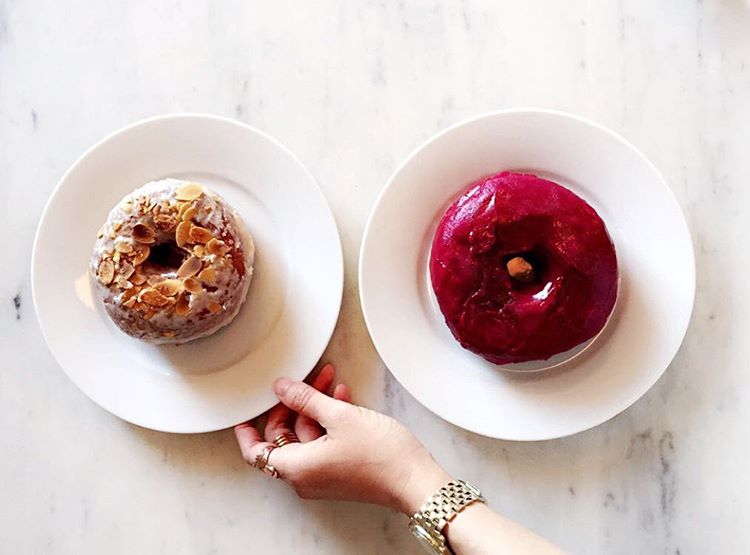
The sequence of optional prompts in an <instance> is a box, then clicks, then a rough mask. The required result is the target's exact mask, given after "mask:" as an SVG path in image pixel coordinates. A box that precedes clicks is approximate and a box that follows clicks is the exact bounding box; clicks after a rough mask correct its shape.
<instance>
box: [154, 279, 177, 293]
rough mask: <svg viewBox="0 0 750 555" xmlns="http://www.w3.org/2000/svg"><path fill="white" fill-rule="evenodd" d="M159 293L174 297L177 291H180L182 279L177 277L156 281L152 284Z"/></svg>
mask: <svg viewBox="0 0 750 555" xmlns="http://www.w3.org/2000/svg"><path fill="white" fill-rule="evenodd" d="M154 289H156V290H157V291H158V292H159V293H161V294H162V295H166V296H167V297H174V296H175V295H176V294H177V293H179V292H180V291H182V280H179V279H167V280H165V281H162V282H161V283H157V284H156V285H155V286H154Z"/></svg>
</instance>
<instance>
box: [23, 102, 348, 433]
mask: <svg viewBox="0 0 750 555" xmlns="http://www.w3.org/2000/svg"><path fill="white" fill-rule="evenodd" d="M181 119H183V120H207V121H214V122H220V123H223V124H228V125H233V126H235V127H239V128H243V129H245V130H247V131H250V132H253V133H256V134H258V135H260V136H261V137H263V138H264V139H265V140H268V141H269V142H271V143H272V144H274V145H275V146H276V147H277V148H279V149H281V151H283V152H284V153H285V154H286V155H288V156H289V157H290V158H291V159H292V160H293V161H294V162H295V163H296V164H297V165H298V166H299V167H300V168H301V169H302V171H303V172H304V173H305V174H306V175H307V176H308V177H309V178H310V181H311V183H312V184H313V185H314V188H315V190H316V191H317V193H318V194H319V195H320V196H321V198H322V199H323V200H324V205H325V210H326V212H327V213H328V215H329V217H330V220H331V223H332V224H333V229H334V231H335V236H336V248H335V249H334V251H335V259H336V260H335V268H333V271H334V272H335V275H336V281H337V284H336V290H337V291H336V297H335V298H336V306H335V314H336V318H334V319H332V323H331V325H330V330H328V331H327V332H326V333H324V334H323V336H324V337H325V338H326V339H325V341H324V342H322V347H321V349H320V352H319V353H317V355H316V357H315V360H316V364H317V362H319V361H320V358H321V357H322V356H323V353H325V350H326V349H327V348H328V345H329V344H330V341H331V338H332V337H333V333H334V331H335V329H336V325H337V324H338V320H339V318H340V317H341V305H342V303H343V293H344V260H343V246H342V244H341V233H340V231H339V226H338V222H337V221H336V217H335V215H334V213H333V210H332V209H331V205H330V203H329V202H328V198H327V197H326V195H325V193H324V192H323V189H322V188H321V187H320V183H318V180H317V179H316V178H315V176H314V175H313V173H312V172H311V171H310V169H309V168H308V167H307V166H306V165H305V164H303V163H302V161H301V160H300V159H299V158H298V157H297V155H296V154H295V153H294V152H292V150H291V149H289V147H287V146H286V145H285V144H284V143H282V142H281V141H280V140H279V139H277V138H276V137H274V136H272V135H270V134H269V133H267V132H265V131H263V130H262V129H259V128H257V127H255V126H252V125H250V124H248V123H245V122H242V121H239V120H237V119H234V118H231V117H227V116H221V115H217V114H210V113H205V112H170V113H166V114H159V115H156V116H149V117H146V118H142V119H139V120H136V121H134V122H132V123H129V124H127V125H124V126H122V127H119V128H117V129H115V130H114V131H111V132H109V133H107V134H106V135H105V136H104V137H102V138H101V139H99V140H98V141H96V142H95V143H94V144H92V145H91V146H90V147H88V148H87V149H86V150H85V151H84V152H83V153H82V154H81V155H80V156H78V158H76V160H75V161H74V162H73V163H72V164H71V165H70V166H69V167H68V168H67V169H66V170H65V172H64V173H63V174H62V176H61V177H60V179H59V180H58V181H57V183H56V184H55V187H54V188H53V189H52V192H51V193H50V194H49V196H48V197H47V200H46V202H45V204H44V208H43V209H42V212H41V215H40V216H39V219H38V221H37V228H36V231H35V233H34V241H33V243H32V247H31V263H30V271H31V275H30V281H31V299H32V304H33V305H34V314H35V316H36V320H37V323H38V325H39V329H40V331H41V333H42V338H43V339H44V343H45V345H46V346H47V349H48V350H49V352H50V354H51V355H52V358H53V359H54V361H55V363H56V364H57V366H58V367H59V368H60V369H61V370H62V371H63V373H64V374H65V376H66V377H67V378H68V380H70V382H72V383H73V385H75V386H76V388H77V389H78V391H80V392H81V393H83V395H84V396H85V397H86V398H87V399H89V400H90V401H92V402H93V403H94V404H95V405H97V406H99V407H100V408H102V409H103V410H105V411H107V412H108V413H110V414H113V415H114V416H116V417H117V418H119V419H121V420H123V421H125V422H128V423H129V424H131V425H135V426H138V427H140V428H144V429H149V430H154V431H157V432H164V433H174V434H204V433H211V432H216V431H219V430H225V429H229V428H231V427H232V426H233V425H229V426H226V427H219V428H217V427H216V426H212V425H209V426H205V427H201V428H191V429H171V428H169V427H163V426H158V425H151V424H149V425H146V424H145V423H143V422H142V421H138V420H139V419H134V418H132V417H125V416H123V415H122V414H121V413H120V411H116V410H113V409H112V408H110V407H106V406H104V405H103V404H102V403H101V402H100V401H99V400H98V399H96V398H94V397H93V396H91V395H89V393H88V391H87V390H86V389H84V388H83V387H81V385H80V384H79V382H78V380H77V379H75V378H74V377H73V376H72V375H71V373H69V372H68V370H67V368H66V367H65V365H63V364H61V363H60V361H59V359H58V357H57V355H56V354H55V350H54V348H53V347H52V345H51V343H50V340H49V334H50V330H49V328H48V326H49V324H48V323H45V321H44V320H43V318H42V317H41V316H40V312H39V299H38V291H37V287H38V285H37V277H36V276H37V275H38V272H37V266H38V264H39V259H38V245H39V240H40V235H41V234H42V230H43V228H44V227H45V226H44V222H45V220H46V218H47V215H48V212H49V210H50V208H51V206H52V204H53V201H54V200H55V198H56V197H57V195H58V194H59V192H60V191H61V190H62V187H63V184H64V183H65V182H66V181H67V179H68V178H69V176H70V175H71V174H72V173H73V172H74V171H75V170H76V169H78V167H80V166H81V165H82V164H84V163H85V162H86V160H87V159H88V158H89V157H90V156H92V155H93V153H94V152H95V151H97V150H98V149H100V148H101V147H103V146H104V145H105V144H106V143H108V142H109V141H111V140H113V139H114V138H115V137H117V136H120V135H122V134H126V133H128V132H130V131H132V130H133V129H135V128H138V127H143V126H146V125H150V124H152V123H155V122H159V121H165V120H181ZM314 369H315V365H313V367H311V368H310V369H309V370H308V371H307V373H306V374H305V377H306V376H308V375H309V374H310V373H311V372H312V371H313V370H314ZM261 414H262V413H261ZM257 416H259V415H255V416H253V417H250V418H255V417H257Z"/></svg>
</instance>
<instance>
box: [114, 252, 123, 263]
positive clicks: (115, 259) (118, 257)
mask: <svg viewBox="0 0 750 555" xmlns="http://www.w3.org/2000/svg"><path fill="white" fill-rule="evenodd" d="M121 256H122V253H121V252H120V251H115V254H113V255H112V260H114V262H115V264H119V263H120V257H121Z"/></svg>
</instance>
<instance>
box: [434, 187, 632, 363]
mask: <svg viewBox="0 0 750 555" xmlns="http://www.w3.org/2000/svg"><path fill="white" fill-rule="evenodd" d="M515 256H523V257H524V258H526V259H527V260H528V261H529V262H530V263H531V264H532V266H533V267H534V270H535V274H536V277H535V279H534V280H533V281H532V282H530V283H521V282H519V281H517V280H515V279H513V278H511V276H510V275H509V273H508V270H507V269H506V263H507V262H508V260H509V259H511V258H513V257H515ZM430 274H431V278H432V287H433V289H434V291H435V296H436V297H437V300H438V303H439V305H440V310H441V311H442V313H443V316H444V317H445V322H446V324H447V325H448V327H449V328H450V330H451V332H452V333H453V335H454V336H455V338H456V339H457V340H458V341H459V342H460V343H461V345H462V346H463V347H464V348H466V349H469V350H470V351H473V352H475V353H477V354H479V355H481V356H483V357H484V358H486V359H487V360H489V361H491V362H494V363H496V364H506V363H511V362H523V361H529V360H544V359H548V358H549V357H551V356H553V355H555V354H557V353H561V352H564V351H567V350H568V349H571V348H573V347H575V346H576V345H579V344H580V343H583V342H584V341H586V340H588V339H590V338H592V337H593V336H595V335H596V334H597V333H598V332H599V331H600V330H601V329H602V328H603V327H604V325H605V323H606V321H607V318H608V316H609V314H610V312H611V311H612V309H613V307H614V305H615V300H616V298H617V280H618V274H617V257H616V254H615V248H614V245H613V244H612V241H611V239H610V237H609V234H608V233H607V228H606V227H605V225H604V222H603V221H602V219H601V218H600V217H599V215H598V214H597V213H596V211H595V210H594V209H593V208H591V206H589V205H588V204H587V203H586V202H585V201H584V200H583V199H581V198H580V197H579V196H577V195H576V194H574V193H573V192H571V191H570V190H568V189H566V188H565V187H562V186H560V185H558V184H556V183H553V182H551V181H548V180H546V179H541V178H539V177H537V176H535V175H529V174H521V173H512V172H502V173H499V174H497V175H492V176H490V177H486V178H483V179H481V180H479V181H477V182H476V183H474V184H472V185H471V186H470V187H469V188H468V189H467V190H466V192H464V193H463V194H462V195H461V196H460V197H459V198H458V199H457V200H456V201H455V202H454V203H453V204H451V206H450V207H449V208H448V210H447V211H446V212H445V214H444V215H443V217H442V219H441V220H440V223H439V224H438V227H437V230H436V232H435V237H434V239H433V242H432V251H431V253H430Z"/></svg>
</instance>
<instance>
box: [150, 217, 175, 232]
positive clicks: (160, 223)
mask: <svg viewBox="0 0 750 555" xmlns="http://www.w3.org/2000/svg"><path fill="white" fill-rule="evenodd" d="M154 225H155V226H156V229H158V230H159V231H171V230H172V229H174V227H175V226H176V225H177V220H176V219H175V218H173V217H172V216H170V215H169V214H159V215H158V216H155V217H154Z"/></svg>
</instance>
